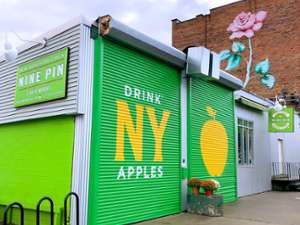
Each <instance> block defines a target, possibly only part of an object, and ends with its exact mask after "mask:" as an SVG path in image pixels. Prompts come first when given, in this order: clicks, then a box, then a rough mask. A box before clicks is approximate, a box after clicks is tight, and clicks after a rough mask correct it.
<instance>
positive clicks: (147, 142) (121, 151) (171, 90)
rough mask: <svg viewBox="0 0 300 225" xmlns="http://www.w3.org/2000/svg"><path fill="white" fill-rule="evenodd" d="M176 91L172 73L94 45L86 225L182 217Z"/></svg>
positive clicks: (128, 52) (125, 51) (122, 50)
mask: <svg viewBox="0 0 300 225" xmlns="http://www.w3.org/2000/svg"><path fill="white" fill-rule="evenodd" d="M179 87H180V74H179V72H178V71H177V70H176V69H174V68H172V67H170V66H169V65H167V64H164V63H162V62H160V61H158V60H156V59H153V58H151V57H149V56H146V55H144V54H142V53H140V52H137V51H135V50H132V49H129V48H126V47H125V46H121V45H119V44H117V43H113V42H111V41H108V40H105V39H101V38H99V39H97V40H96V47H95V81H94V106H93V110H94V111H93V134H92V150H91V172H90V194H89V225H96V224H99V225H100V224H101V225H114V224H129V223H133V222H137V221H141V220H146V219H150V218H155V217H160V216H164V215H169V214H174V213H178V212H180V208H181V207H180V205H181V204H180V89H179Z"/></svg>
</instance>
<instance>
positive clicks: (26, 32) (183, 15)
mask: <svg viewBox="0 0 300 225" xmlns="http://www.w3.org/2000/svg"><path fill="white" fill-rule="evenodd" d="M235 1H237V0H123V1H122V0H85V1H84V0H81V1H77V0H48V1H43V0H0V15H1V19H0V52H2V51H3V42H4V37H5V34H6V35H7V37H8V39H9V40H10V41H11V42H12V43H13V44H14V45H15V46H18V45H21V44H23V42H22V41H21V40H19V39H18V38H17V37H16V35H15V34H14V32H15V33H17V34H18V35H19V36H20V37H21V38H22V39H26V40H32V39H33V38H35V37H37V36H39V35H41V34H43V33H45V32H47V31H49V30H51V29H53V28H55V27H56V26H59V25H61V24H63V23H65V22H67V21H69V20H70V19H72V18H75V17H78V16H79V15H84V16H86V17H87V18H89V19H96V18H98V17H99V16H103V15H107V14H109V15H111V16H113V17H114V18H115V19H117V20H119V21H121V22H123V23H125V24H127V25H129V26H130V27H133V28H135V29H137V30H138V31H140V32H143V33H145V34H147V35H150V36H151V37H152V38H154V39H156V40H159V41H161V42H163V43H165V44H168V45H171V20H172V19H175V18H178V19H179V20H186V19H190V18H193V17H195V16H196V15H199V14H203V13H204V14H206V13H207V12H208V9H209V8H215V7H218V6H222V5H225V4H229V3H231V2H235ZM0 54H1V53H0ZM1 55H2V54H1Z"/></svg>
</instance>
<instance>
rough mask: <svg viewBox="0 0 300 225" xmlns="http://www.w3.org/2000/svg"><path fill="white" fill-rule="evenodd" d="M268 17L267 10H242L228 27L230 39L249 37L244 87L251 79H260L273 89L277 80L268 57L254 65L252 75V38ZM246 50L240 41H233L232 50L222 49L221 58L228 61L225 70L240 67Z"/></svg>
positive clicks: (263, 83)
mask: <svg viewBox="0 0 300 225" xmlns="http://www.w3.org/2000/svg"><path fill="white" fill-rule="evenodd" d="M266 17H267V12H266V11H259V12H257V13H251V12H247V13H246V12H241V13H240V14H239V15H237V16H236V17H235V19H234V20H233V22H232V23H231V24H230V25H229V26H228V28H227V31H228V32H230V33H231V35H230V37H229V39H230V40H236V39H242V38H244V37H245V38H247V39H248V46H247V47H248V49H249V55H248V58H247V59H246V63H247V67H246V68H247V69H246V78H245V81H244V88H245V87H246V86H247V84H248V83H249V81H250V80H251V79H259V80H260V83H261V84H262V85H264V86H265V87H267V88H269V89H272V88H273V87H274V84H275V82H276V79H275V77H274V75H273V74H272V73H271V72H270V68H271V64H270V62H269V60H268V59H264V60H262V61H261V62H258V63H257V64H256V65H255V67H254V72H255V73H254V75H251V73H252V64H253V47H252V39H253V38H254V36H255V33H256V32H258V31H259V30H260V29H261V28H262V27H263V22H264V20H265V19H266ZM245 50H246V46H245V45H244V44H243V43H241V42H239V41H233V43H232V47H231V50H229V49H225V50H223V51H221V52H220V58H221V60H222V61H223V60H226V61H227V66H226V68H225V70H227V71H231V70H234V69H236V68H238V67H239V66H240V65H241V63H242V59H243V55H242V53H243V52H244V51H245Z"/></svg>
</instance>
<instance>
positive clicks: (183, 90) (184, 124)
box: [180, 70, 188, 211]
mask: <svg viewBox="0 0 300 225" xmlns="http://www.w3.org/2000/svg"><path fill="white" fill-rule="evenodd" d="M180 99H181V101H180V104H181V105H180V109H181V110H180V113H181V169H185V170H186V169H187V165H188V157H187V139H188V137H187V78H186V73H185V71H184V70H183V71H182V73H181V87H180ZM186 209H187V179H182V180H181V210H182V211H184V210H186Z"/></svg>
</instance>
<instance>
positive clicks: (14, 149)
mask: <svg viewBox="0 0 300 225" xmlns="http://www.w3.org/2000/svg"><path fill="white" fill-rule="evenodd" d="M73 137H74V118H73V117H54V118H47V119H39V120H31V121H25V122H19V123H11V124H6V125H1V126H0V151H1V157H0V177H1V179H0V196H1V201H0V204H1V205H7V204H9V203H12V202H14V201H18V202H20V203H22V204H23V205H24V207H25V208H26V209H28V210H27V213H26V215H25V222H26V224H28V225H29V224H33V222H32V220H34V221H35V216H34V215H33V214H34V212H32V210H34V209H35V208H36V204H37V202H38V201H39V199H40V198H42V197H44V196H49V197H51V198H52V199H53V200H54V202H55V207H56V212H60V209H61V207H63V200H64V196H65V195H66V194H67V193H68V192H70V189H71V172H72V153H73ZM44 209H45V210H46V209H48V205H47V204H46V203H45V205H44ZM14 212H15V211H14ZM16 222H18V221H16ZM18 223H19V222H18ZM48 223H49V222H47V224H48Z"/></svg>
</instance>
